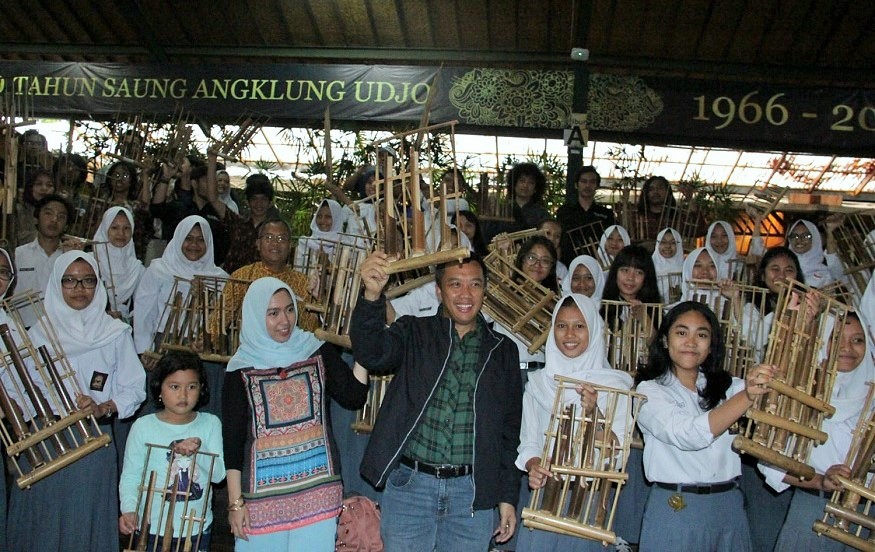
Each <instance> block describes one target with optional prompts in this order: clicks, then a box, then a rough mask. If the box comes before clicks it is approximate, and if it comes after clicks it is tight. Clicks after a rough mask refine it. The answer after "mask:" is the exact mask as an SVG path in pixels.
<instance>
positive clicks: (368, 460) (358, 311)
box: [349, 296, 522, 510]
mask: <svg viewBox="0 0 875 552" xmlns="http://www.w3.org/2000/svg"><path fill="white" fill-rule="evenodd" d="M385 320H386V298H385V296H383V297H381V298H380V299H379V300H377V301H367V300H365V299H364V297H363V296H362V297H359V300H358V303H357V304H356V307H355V310H354V311H353V314H352V325H351V328H350V332H349V336H350V338H351V340H352V349H353V355H354V356H355V359H356V360H357V361H358V362H359V363H360V364H361V365H362V366H364V367H365V368H367V369H368V370H371V371H373V372H375V373H381V374H383V373H387V374H388V373H394V374H395V377H394V378H393V379H392V383H391V384H390V385H389V388H388V390H387V392H386V396H385V398H384V400H383V403H382V405H381V408H380V414H379V416H378V417H377V421H376V424H375V425H374V431H373V433H372V434H371V439H370V441H369V443H368V446H367V449H366V450H365V455H364V459H363V460H362V465H361V474H362V476H363V477H364V478H365V479H367V480H368V481H370V482H371V483H373V484H374V485H376V486H377V487H382V486H383V485H385V483H386V478H387V476H388V475H389V473H390V472H391V471H392V470H393V469H395V468H396V467H397V466H398V461H399V459H400V457H401V453H402V451H403V450H404V447H405V446H406V444H407V442H408V440H409V439H410V437H411V435H413V431H414V429H415V428H416V426H417V424H418V423H419V421H420V420H421V419H422V416H423V414H424V412H425V407H426V405H427V404H428V401H429V399H430V398H431V396H432V395H433V394H434V391H435V389H436V388H437V384H438V382H439V381H440V378H441V376H442V374H443V373H444V370H445V369H446V364H447V361H448V360H449V357H450V346H451V344H452V340H451V335H452V334H451V333H450V332H453V331H455V328H454V326H453V322H452V321H451V320H450V319H449V318H447V317H445V316H443V315H442V314H441V313H438V314H437V315H435V316H430V317H426V318H415V317H412V316H405V317H402V318H400V319H399V320H397V321H396V322H395V323H394V324H392V325H391V326H389V327H386V324H385ZM521 414H522V382H521V379H520V373H519V355H518V353H517V348H516V345H514V344H513V342H511V341H510V340H509V339H507V338H506V337H505V336H502V335H500V334H497V333H495V332H493V331H492V329H491V328H488V327H487V328H485V331H484V332H483V335H482V341H481V342H480V369H479V372H478V375H477V383H476V385H475V391H474V435H475V443H474V461H473V465H474V504H473V508H474V509H475V510H484V509H489V508H494V507H495V506H496V505H497V504H498V503H499V502H507V503H508V504H512V505H514V506H516V503H517V499H518V495H519V480H520V472H519V470H517V468H516V467H515V466H514V460H516V456H517V447H518V446H519V436H520V417H521Z"/></svg>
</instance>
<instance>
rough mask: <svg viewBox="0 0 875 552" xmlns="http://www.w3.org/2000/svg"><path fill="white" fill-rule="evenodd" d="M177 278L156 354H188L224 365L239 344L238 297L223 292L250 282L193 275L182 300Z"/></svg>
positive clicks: (241, 287)
mask: <svg viewBox="0 0 875 552" xmlns="http://www.w3.org/2000/svg"><path fill="white" fill-rule="evenodd" d="M180 281H184V280H183V279H182V278H177V279H176V281H175V282H174V285H173V288H172V290H171V293H170V296H169V301H168V303H167V304H166V305H165V311H166V310H167V309H169V312H168V316H167V321H166V323H165V325H164V332H163V335H162V340H161V344H160V346H159V351H158V352H159V354H163V353H164V352H165V351H174V350H176V351H190V352H193V353H196V354H197V355H198V356H199V357H200V358H201V360H204V361H206V362H217V363H226V362H228V361H229V360H230V359H231V357H232V356H233V355H234V352H235V351H236V350H237V347H238V346H239V345H240V330H241V317H242V315H241V310H242V306H243V301H242V296H243V294H241V295H240V297H235V296H234V294H228V293H224V291H225V290H226V289H229V290H230V289H235V290H241V289H246V288H247V287H248V286H249V284H250V283H251V282H249V281H248V280H235V279H231V278H222V277H218V276H195V277H194V278H193V279H192V280H191V286H190V288H189V291H188V295H186V296H185V298H183V297H182V293H181V292H180V291H179V290H178V284H179V283H180Z"/></svg>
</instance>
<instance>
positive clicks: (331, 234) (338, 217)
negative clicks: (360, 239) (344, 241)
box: [308, 199, 343, 244]
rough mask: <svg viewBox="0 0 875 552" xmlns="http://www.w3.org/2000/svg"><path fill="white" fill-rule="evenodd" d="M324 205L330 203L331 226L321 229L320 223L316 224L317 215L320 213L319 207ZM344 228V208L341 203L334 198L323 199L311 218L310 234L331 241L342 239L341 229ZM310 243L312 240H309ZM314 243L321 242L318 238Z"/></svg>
mask: <svg viewBox="0 0 875 552" xmlns="http://www.w3.org/2000/svg"><path fill="white" fill-rule="evenodd" d="M323 205H328V210H329V211H331V228H330V229H328V230H326V231H323V230H319V225H318V224H316V215H317V214H318V213H319V209H321V208H322V206H323ZM342 229H343V208H342V207H341V206H340V203H338V202H336V201H334V200H333V199H323V200H322V203H320V204H319V207H318V208H317V209H316V212H315V213H313V218H312V219H311V220H310V236H312V237H313V238H316V239H317V240H329V241H333V242H336V241H340V236H339V234H340V231H341V230H342ZM308 243H310V242H308ZM313 243H317V244H318V243H319V242H318V241H316V240H313Z"/></svg>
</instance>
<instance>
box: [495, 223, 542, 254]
mask: <svg viewBox="0 0 875 552" xmlns="http://www.w3.org/2000/svg"><path fill="white" fill-rule="evenodd" d="M546 235H547V231H546V230H538V229H535V228H529V229H528V230H520V231H518V232H501V233H500V234H497V235H496V236H495V237H494V238H492V241H491V242H489V245H488V246H487V248H488V249H489V252H490V253H491V252H493V251H498V252H499V253H501V254H502V255H504V256H506V257H512V258H516V255H517V253H518V252H519V250H520V247H521V246H522V244H523V243H524V242H525V241H527V240H528V239H529V238H533V237H535V236H546ZM500 243H507V244H508V245H509V246H510V247H509V249H506V250H504V251H502V250H501V249H500V248H499V247H498V245H499V244H500Z"/></svg>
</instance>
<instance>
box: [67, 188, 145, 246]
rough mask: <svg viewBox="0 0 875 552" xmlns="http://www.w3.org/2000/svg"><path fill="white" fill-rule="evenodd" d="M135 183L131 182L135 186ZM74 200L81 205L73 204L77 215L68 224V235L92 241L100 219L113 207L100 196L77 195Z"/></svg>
mask: <svg viewBox="0 0 875 552" xmlns="http://www.w3.org/2000/svg"><path fill="white" fill-rule="evenodd" d="M133 185H134V183H131V186H133ZM72 201H76V202H78V203H79V205H74V206H73V211H74V212H75V216H74V218H73V220H72V221H70V224H69V225H67V232H66V235H67V236H73V237H76V238H79V239H80V240H84V241H86V242H88V241H90V240H91V238H92V237H93V236H94V232H95V231H96V230H97V227H98V225H99V224H100V221H101V220H102V219H103V213H105V212H106V210H107V209H109V207H111V205H110V203H109V201H107V200H105V199H103V198H100V197H95V196H91V197H77V198H73V199H72Z"/></svg>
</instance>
